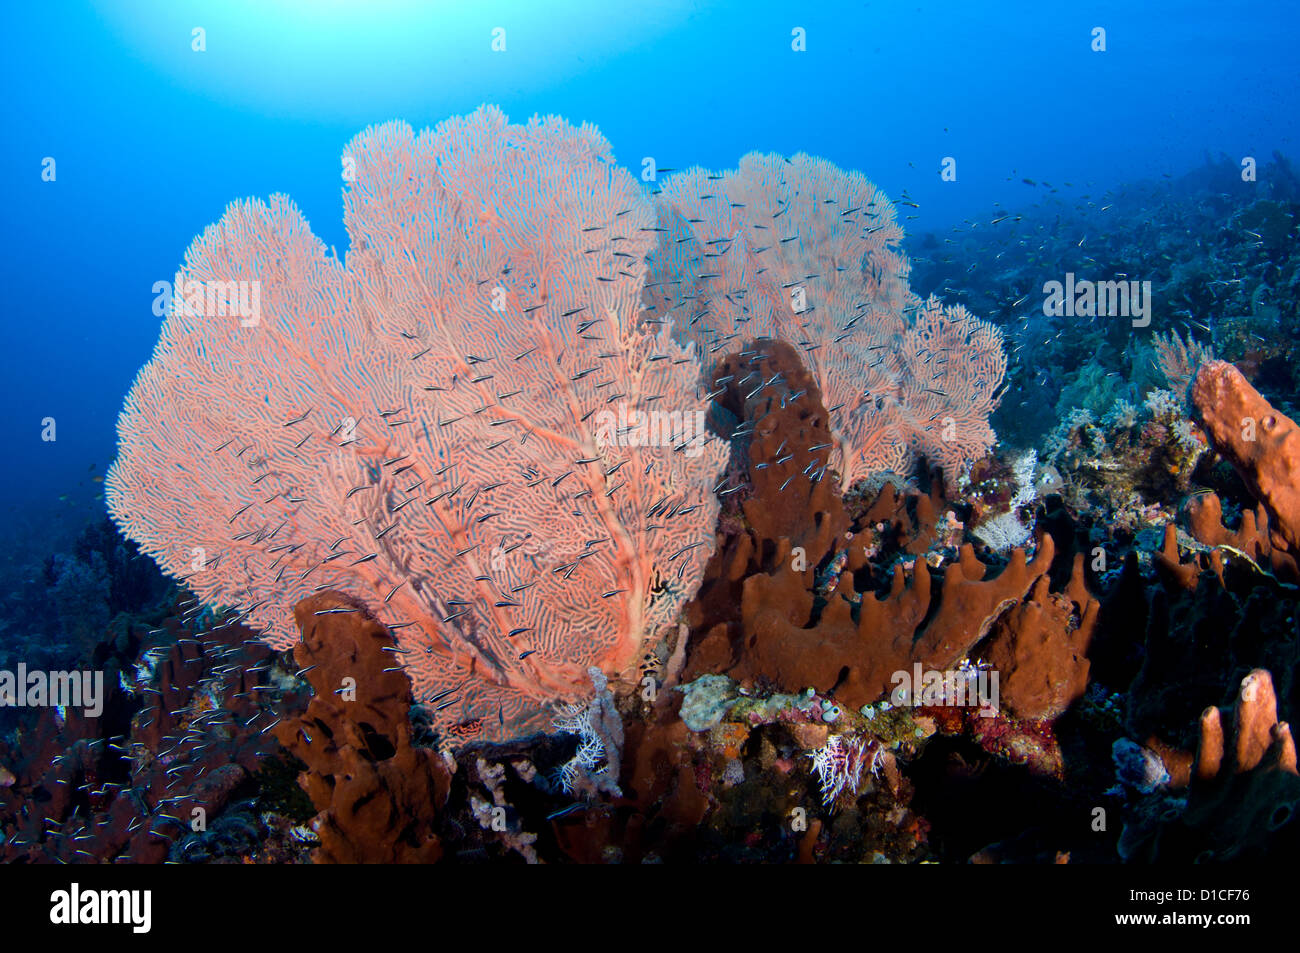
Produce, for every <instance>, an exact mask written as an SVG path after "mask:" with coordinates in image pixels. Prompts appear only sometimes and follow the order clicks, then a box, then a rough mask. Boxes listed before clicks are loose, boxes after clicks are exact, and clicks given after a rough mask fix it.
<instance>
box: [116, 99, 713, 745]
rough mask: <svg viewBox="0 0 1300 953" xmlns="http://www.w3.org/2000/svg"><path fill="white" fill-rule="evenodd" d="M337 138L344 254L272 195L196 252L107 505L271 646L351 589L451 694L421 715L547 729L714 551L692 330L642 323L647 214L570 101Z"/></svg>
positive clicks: (632, 652)
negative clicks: (569, 120) (562, 112)
mask: <svg viewBox="0 0 1300 953" xmlns="http://www.w3.org/2000/svg"><path fill="white" fill-rule="evenodd" d="M345 155H346V156H347V157H348V160H349V161H350V162H351V163H352V164H354V166H355V177H354V178H353V179H352V181H351V182H350V183H349V188H348V189H347V192H346V197H345V198H346V211H345V221H346V225H347V228H348V232H349V234H350V236H351V238H352V246H353V247H352V251H351V252H350V253H349V255H348V257H347V262H346V265H345V264H343V263H341V262H339V261H338V260H337V259H336V258H333V257H331V256H330V255H328V254H327V252H326V249H325V247H324V245H323V244H322V243H321V242H320V241H319V240H318V239H317V238H316V237H315V236H314V235H312V233H311V231H310V229H309V228H308V225H307V223H306V221H305V220H304V219H303V217H302V215H301V213H300V212H299V211H298V210H297V209H296V208H295V207H294V206H293V205H292V204H290V203H289V201H288V200H287V199H285V198H284V197H275V198H273V199H272V200H271V203H270V205H265V204H262V203H260V202H240V203H236V204H234V205H232V206H231V207H230V208H229V209H228V210H227V212H226V214H225V216H224V217H223V218H222V220H221V221H220V222H218V223H217V224H216V225H214V226H212V227H210V228H209V229H208V230H207V231H206V232H205V233H204V234H203V235H202V236H201V237H200V238H199V239H198V240H196V241H195V243H194V244H193V246H192V247H191V248H190V250H189V253H188V255H187V259H186V265H185V268H184V269H183V270H182V271H181V273H180V274H179V275H178V276H177V280H176V288H177V289H178V296H177V299H176V301H175V302H174V303H173V306H172V309H171V312H170V314H169V316H168V318H167V321H166V323H165V324H164V327H163V331H162V337H161V340H160V342H159V344H158V347H157V349H156V351H155V353H154V357H153V359H152V360H151V361H150V362H149V363H148V364H147V365H146V366H145V367H144V368H143V370H142V371H141V372H140V376H139V378H138V379H137V381H136V383H135V385H134V387H133V389H132V391H131V394H130V395H129V397H128V398H127V402H126V407H125V409H124V411H123V414H122V417H121V419H120V421H119V433H120V453H119V457H118V459H117V461H116V462H115V463H114V465H113V467H112V469H111V470H110V472H109V475H108V478H107V481H106V484H105V487H106V492H107V496H108V502H109V507H110V510H111V512H112V513H113V516H114V518H115V519H116V520H117V521H118V524H119V525H120V526H121V527H122V528H123V531H124V532H125V534H126V535H127V536H129V537H131V538H133V539H135V540H137V541H138V542H139V543H140V545H141V548H142V549H143V550H144V551H145V552H146V553H148V554H149V555H150V556H152V557H153V558H154V559H156V560H157V561H158V562H159V564H160V565H161V566H162V567H163V569H164V570H165V571H166V572H167V573H168V574H169V575H172V576H174V577H176V578H179V579H183V580H184V581H185V582H186V584H187V585H188V586H189V587H190V588H191V589H192V590H193V591H194V592H195V593H196V594H197V595H198V597H199V598H200V599H201V600H202V601H203V602H205V603H207V604H209V605H225V606H238V607H240V608H242V609H243V611H244V612H245V613H246V615H247V618H248V619H249V621H250V622H251V623H252V624H254V625H255V626H256V627H257V628H259V629H260V630H261V631H262V632H263V634H264V636H265V637H266V638H267V640H268V641H269V642H270V643H271V644H272V645H274V646H276V647H278V648H285V647H287V646H288V645H290V644H291V643H292V641H293V639H294V637H295V635H294V632H293V630H292V627H291V626H290V625H289V623H288V620H287V618H286V613H285V611H284V607H286V606H288V605H292V604H294V603H296V602H297V601H298V600H300V599H301V598H304V597H306V596H307V595H309V594H310V593H311V592H313V591H316V590H317V589H319V587H321V586H326V587H330V586H332V587H335V588H339V589H341V590H345V591H349V592H352V593H353V594H355V595H357V596H359V597H364V598H365V599H366V600H367V601H368V602H369V603H370V604H371V605H373V606H376V607H378V606H381V605H382V606H383V610H382V611H383V614H384V618H385V619H386V620H387V621H389V622H390V623H391V624H393V625H394V627H395V631H397V632H398V639H399V642H400V643H401V645H402V647H403V649H404V650H405V651H404V652H403V653H401V654H400V656H399V659H400V661H401V663H402V664H403V665H406V666H408V667H409V668H410V672H409V674H410V676H411V678H412V680H413V682H414V685H415V692H416V695H417V697H418V698H420V699H424V700H427V699H429V698H432V697H435V696H436V697H442V696H441V693H443V692H444V691H446V690H447V689H449V688H453V687H455V688H458V690H459V691H458V694H457V696H456V698H455V704H454V705H452V706H449V707H447V708H446V709H445V710H443V709H435V710H434V712H433V713H432V715H431V717H433V719H434V720H435V721H438V722H440V723H441V724H443V725H444V726H447V725H451V724H454V723H457V722H460V721H464V720H467V719H470V718H473V717H481V718H482V719H483V731H484V733H486V734H488V735H491V736H494V737H509V736H512V735H515V734H519V733H524V732H526V731H528V730H530V729H537V728H541V727H544V726H545V725H546V723H547V722H548V720H549V707H548V706H549V705H550V704H551V702H553V701H554V700H556V699H564V698H576V697H581V696H584V695H585V694H586V693H587V692H589V690H590V688H589V684H590V683H589V680H588V679H587V675H586V672H587V669H588V668H589V667H590V666H592V665H599V667H601V668H602V669H604V670H607V671H610V672H613V673H622V672H625V671H630V670H631V669H632V668H633V667H634V666H635V664H636V660H637V658H638V654H639V652H640V650H641V646H642V642H643V640H644V639H646V638H649V637H653V636H654V635H655V634H656V632H657V630H658V628H659V627H660V626H662V625H665V624H668V623H670V622H672V621H673V620H674V619H675V616H676V615H677V611H678V608H679V607H680V605H681V604H682V603H683V602H684V601H685V599H686V598H687V597H688V596H689V595H690V590H691V587H692V586H693V585H694V584H695V581H696V580H697V578H698V571H699V567H701V566H702V565H703V563H704V561H705V560H706V559H707V557H708V553H709V543H710V540H711V530H712V525H713V516H714V513H715V512H716V507H717V501H716V497H714V496H713V495H712V494H711V493H709V492H708V489H709V488H710V487H713V486H714V484H715V483H716V475H717V471H718V470H719V468H720V464H721V460H722V458H723V456H724V454H725V448H723V447H722V445H721V443H720V442H719V441H717V440H715V439H712V438H710V437H709V435H708V434H707V433H706V432H704V428H703V418H704V411H705V409H706V407H707V403H706V401H705V399H704V397H703V395H702V394H701V393H700V392H699V390H698V389H697V388H696V384H697V378H698V375H699V368H698V365H697V362H696V358H695V355H694V352H693V350H692V348H691V347H689V346H683V345H680V344H678V343H676V342H675V341H674V339H673V337H672V333H671V332H672V328H671V326H670V325H669V324H666V323H663V324H659V325H653V324H648V323H644V322H641V321H639V320H638V313H637V309H638V306H639V302H640V295H641V290H642V285H643V283H644V281H645V276H646V266H645V263H644V259H645V258H646V256H647V255H649V253H650V251H651V246H652V243H653V235H654V211H653V209H652V207H651V205H650V203H649V201H648V198H647V197H646V196H644V195H643V194H642V193H641V192H640V191H639V190H638V188H637V186H636V184H635V183H634V181H633V180H632V178H631V176H629V175H628V174H627V173H626V172H625V171H623V170H622V169H620V168H619V167H617V166H616V165H614V164H613V160H612V156H611V154H610V150H609V146H608V144H607V143H606V142H605V140H604V139H602V138H601V137H600V135H599V133H597V132H596V130H595V129H593V128H592V127H590V126H583V127H580V128H575V127H573V126H570V125H568V124H566V123H564V122H563V121H561V120H559V119H556V118H547V119H535V120H533V121H532V122H530V123H529V124H527V125H525V126H518V125H509V124H508V123H507V121H506V117H505V116H504V115H502V113H501V112H500V111H499V110H496V109H494V108H486V107H485V108H483V109H480V110H479V111H478V112H476V113H474V114H473V115H471V116H469V117H467V118H460V119H451V120H448V121H446V122H444V123H442V124H441V125H440V126H439V127H438V128H437V129H435V130H431V131H425V132H423V133H421V134H419V135H416V134H415V133H413V132H412V130H411V129H410V127H408V126H406V125H404V124H401V123H390V124H387V125H384V126H380V127H376V128H373V129H370V130H368V131H366V132H364V133H362V134H361V135H360V136H358V137H357V139H356V140H354V141H353V142H352V143H351V144H349V146H348V147H347V149H346V151H345ZM231 287H236V288H245V289H260V291H259V292H258V297H257V309H256V311H257V313H256V314H254V313H252V311H253V310H254V309H253V308H252V295H251V293H250V294H249V296H248V301H247V302H244V303H245V304H248V305H249V307H248V308H247V309H245V310H247V311H248V313H243V312H242V311H239V310H238V309H236V308H234V307H233V305H230V302H226V301H224V300H223V301H222V302H220V304H221V305H222V307H220V308H219V309H218V311H219V313H208V311H210V310H211V309H210V308H208V305H210V304H211V302H210V301H207V300H206V298H205V297H204V296H205V294H208V295H209V297H210V293H211V292H212V291H213V289H214V288H218V289H222V290H223V291H224V290H228V289H229V288H231ZM196 299H197V300H196ZM228 305H229V306H228ZM205 309H206V310H205ZM688 516H689V518H687V517H688Z"/></svg>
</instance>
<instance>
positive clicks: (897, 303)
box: [646, 153, 1006, 485]
mask: <svg viewBox="0 0 1300 953" xmlns="http://www.w3.org/2000/svg"><path fill="white" fill-rule="evenodd" d="M656 202H657V207H658V214H659V223H660V227H661V228H663V229H664V231H663V232H662V233H661V240H660V243H659V246H658V248H657V249H656V251H655V257H654V261H653V265H652V273H651V276H650V281H649V282H648V283H647V285H646V303H647V307H648V308H650V309H651V310H652V312H653V313H656V314H658V315H660V316H662V317H666V318H671V319H672V320H673V321H674V322H675V324H676V327H677V329H678V333H679V335H681V336H682V337H683V338H684V339H690V340H693V341H695V342H696V343H697V344H698V345H699V346H700V349H701V353H702V356H704V357H706V359H707V360H708V361H709V362H710V363H711V362H712V361H714V360H716V359H717V358H718V357H720V356H723V355H726V354H729V353H731V352H733V351H736V350H739V349H740V348H741V347H743V346H744V344H745V342H746V341H752V340H754V339H756V338H760V337H774V338H781V339H783V340H785V341H788V342H790V343H792V344H794V345H795V346H797V347H798V348H800V350H801V351H802V353H803V357H804V361H805V363H807V365H808V366H809V368H810V369H811V371H812V372H813V374H814V375H815V377H816V379H817V382H818V386H819V387H820V388H821V391H822V394H823V396H824V398H825V401H826V404H827V407H828V409H829V410H830V412H831V425H832V431H833V433H834V435H835V437H836V440H837V443H838V446H837V449H836V451H835V456H833V457H832V465H833V466H835V467H836V468H838V469H839V470H840V472H841V475H842V477H843V481H844V483H845V484H846V485H847V484H848V483H849V482H851V481H852V480H853V479H856V478H857V477H861V476H866V475H868V474H870V473H874V472H877V471H881V470H893V471H895V472H898V473H902V474H904V475H908V474H910V471H911V470H912V468H913V467H914V465H915V464H916V462H917V461H918V460H919V458H920V457H922V456H924V457H925V458H927V459H928V460H929V462H930V463H931V464H934V465H939V466H942V468H943V470H944V472H945V474H946V475H947V477H948V478H949V480H950V481H951V480H954V479H955V478H956V477H957V475H958V473H959V472H960V470H961V469H962V467H963V466H965V465H966V464H968V463H969V462H970V461H971V460H973V459H975V458H977V457H979V456H981V455H982V454H983V453H984V452H986V451H987V449H988V448H989V447H990V446H991V445H992V443H993V440H994V434H993V431H992V429H991V428H990V427H989V424H988V417H989V414H990V413H991V412H992V410H993V409H994V407H995V406H996V399H995V397H994V394H995V392H996V391H997V388H998V386H999V384H1000V383H1001V381H1002V377H1003V375H1004V373H1005V371H1006V356H1005V354H1004V353H1003V350H1002V334H1001V332H1000V331H999V330H998V329H997V328H996V327H995V326H993V325H992V324H989V323H987V322H984V321H980V320H978V319H977V318H975V317H973V316H971V315H970V314H969V313H968V312H967V311H966V310H965V309H964V308H962V307H960V306H957V307H947V308H945V307H944V306H943V305H941V304H940V303H939V302H938V300H937V299H933V298H932V299H930V300H929V301H924V302H923V301H921V300H920V299H919V298H917V297H916V296H915V295H913V294H912V293H911V291H910V290H909V289H908V285H907V275H908V263H907V259H906V257H905V256H904V255H903V254H902V253H901V251H900V250H899V247H898V246H899V243H900V242H901V241H902V237H903V230H902V228H901V227H900V226H899V224H898V222H897V218H896V215H895V210H894V206H893V204H892V203H891V202H890V201H889V200H888V199H887V198H886V197H885V195H884V194H883V193H882V192H880V191H879V190H878V189H877V188H876V187H875V186H874V185H872V184H871V183H870V182H868V181H867V180H866V179H865V178H864V177H863V176H862V175H860V174H859V173H857V172H845V171H844V170H842V169H839V168H837V167H836V166H835V165H833V164H832V163H830V162H827V161H826V160H825V159H819V158H815V157H812V156H807V155H802V154H801V155H796V156H794V157H793V158H790V159H786V158H784V157H782V156H779V155H772V154H768V155H760V154H757V153H753V154H750V155H747V156H745V157H744V158H742V159H741V160H740V167H739V169H737V170H735V171H731V172H726V173H721V174H719V173H713V172H709V171H707V170H705V169H699V168H694V169H689V170H687V171H685V172H683V173H680V174H676V175H673V176H671V177H670V178H668V179H667V180H666V181H665V183H664V184H663V187H662V189H661V190H660V193H659V195H658V197H657V199H656Z"/></svg>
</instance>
